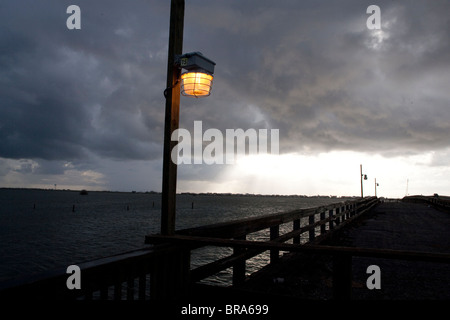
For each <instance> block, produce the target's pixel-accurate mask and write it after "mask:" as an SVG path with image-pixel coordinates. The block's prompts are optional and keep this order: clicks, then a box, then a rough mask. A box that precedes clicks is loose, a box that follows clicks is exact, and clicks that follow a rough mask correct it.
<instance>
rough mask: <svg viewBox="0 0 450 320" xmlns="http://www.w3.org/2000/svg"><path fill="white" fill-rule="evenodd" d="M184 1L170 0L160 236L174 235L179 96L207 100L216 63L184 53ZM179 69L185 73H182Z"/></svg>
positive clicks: (196, 54) (191, 53) (200, 54)
mask: <svg viewBox="0 0 450 320" xmlns="http://www.w3.org/2000/svg"><path fill="white" fill-rule="evenodd" d="M183 27H184V0H171V4H170V31H169V53H168V60H167V86H166V89H165V90H164V96H165V97H166V110H165V111H166V115H165V121H164V154H163V182H162V200H161V201H162V203H161V234H163V235H173V234H174V233H175V212H176V193H177V164H176V162H175V161H173V160H174V159H172V149H173V148H174V147H175V146H176V145H177V143H178V141H176V140H174V141H172V134H173V132H174V131H175V130H177V129H178V126H179V119H180V95H181V94H183V95H184V96H189V97H196V98H199V97H207V96H209V95H210V93H211V88H212V81H213V74H214V66H215V64H216V63H215V62H214V61H211V60H210V59H208V58H206V57H205V56H203V54H202V53H201V52H190V53H186V54H182V52H183ZM182 68H184V69H186V70H187V72H185V73H183V74H181V70H182Z"/></svg>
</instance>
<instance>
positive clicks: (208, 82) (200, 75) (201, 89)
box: [181, 71, 213, 97]
mask: <svg viewBox="0 0 450 320" xmlns="http://www.w3.org/2000/svg"><path fill="white" fill-rule="evenodd" d="M212 80H213V76H212V75H210V74H208V73H205V72H201V71H191V72H186V73H183V74H182V75H181V94H182V95H184V96H190V97H207V96H209V95H210V94H211V88H212Z"/></svg>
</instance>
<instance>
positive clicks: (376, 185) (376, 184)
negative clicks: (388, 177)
mask: <svg viewBox="0 0 450 320" xmlns="http://www.w3.org/2000/svg"><path fill="white" fill-rule="evenodd" d="M378 186H379V184H378V183H377V178H375V197H376V196H377V187H378Z"/></svg>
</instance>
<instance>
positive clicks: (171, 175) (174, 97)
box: [161, 0, 184, 235]
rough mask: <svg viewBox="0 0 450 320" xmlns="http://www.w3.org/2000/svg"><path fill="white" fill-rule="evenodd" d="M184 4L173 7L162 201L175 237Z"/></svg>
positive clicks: (180, 0)
mask: <svg viewBox="0 0 450 320" xmlns="http://www.w3.org/2000/svg"><path fill="white" fill-rule="evenodd" d="M183 25H184V0H172V1H171V5H170V31H169V53H168V62H167V89H166V91H165V95H166V115H165V122H164V154H163V181H162V201H161V234H163V235H171V234H174V233H175V210H176V192H177V165H176V163H174V162H173V161H172V159H171V153H172V149H173V147H175V146H176V144H177V141H171V137H172V133H173V132H174V131H175V130H176V129H178V126H179V115H180V82H179V80H180V76H181V69H180V68H178V67H176V66H175V56H176V55H181V54H182V52H183Z"/></svg>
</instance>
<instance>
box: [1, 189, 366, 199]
mask: <svg viewBox="0 0 450 320" xmlns="http://www.w3.org/2000/svg"><path fill="white" fill-rule="evenodd" d="M0 190H30V191H31V190H32V191H55V192H78V193H79V192H80V191H82V190H86V191H88V192H89V193H127V194H128V193H136V194H161V192H160V191H113V190H87V189H79V190H78V189H54V188H47V189H44V188H25V187H23V188H19V187H0ZM177 195H192V196H198V195H201V196H240V197H293V198H329V199H334V198H336V199H342V198H345V199H347V198H359V196H334V195H314V196H307V195H295V194H292V195H283V194H253V193H215V192H200V193H195V192H178V193H177Z"/></svg>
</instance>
